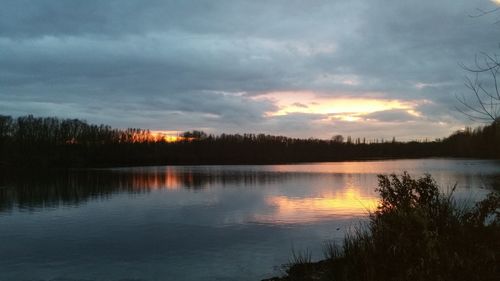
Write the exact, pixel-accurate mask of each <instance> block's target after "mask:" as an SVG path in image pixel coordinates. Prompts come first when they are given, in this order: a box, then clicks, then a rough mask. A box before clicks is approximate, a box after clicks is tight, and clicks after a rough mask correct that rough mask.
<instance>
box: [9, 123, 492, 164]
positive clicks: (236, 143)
mask: <svg viewBox="0 0 500 281" xmlns="http://www.w3.org/2000/svg"><path fill="white" fill-rule="evenodd" d="M181 137H182V141H178V142H166V141H165V139H163V138H161V137H158V136H156V135H154V134H151V133H150V132H149V131H148V130H142V129H114V128H111V127H110V126H106V125H91V124H87V123H86V122H84V121H81V120H77V119H59V118H54V117H49V118H38V117H33V116H23V117H19V118H11V117H9V116H0V166H11V167H27V166H28V167H36V168H45V167H58V168H69V167H103V166H140V165H161V164H275V163H291V162H313V161H314V162H320V161H340V160H363V159H386V158H422V157H450V156H451V157H454V156H457V157H485V158H500V152H499V151H500V145H498V144H499V143H500V142H499V141H500V129H499V124H498V122H496V123H494V124H492V125H491V126H487V127H484V128H480V129H476V130H465V131H464V132H458V133H456V134H454V135H452V136H450V137H449V138H447V139H445V140H444V141H432V142H427V141H421V142H417V141H410V142H404V143H403V142H397V141H396V140H394V139H393V140H392V141H379V140H373V141H371V142H366V141H365V140H361V139H355V140H353V139H352V138H350V137H347V138H346V141H344V139H343V138H341V137H340V136H336V137H334V138H332V139H331V140H320V139H312V138H311V139H297V138H288V137H283V136H271V135H264V134H258V135H256V134H243V135H240V134H233V135H228V134H221V135H218V136H215V135H207V134H206V133H204V132H201V131H192V132H185V133H183V134H182V135H181ZM478 147H480V149H478Z"/></svg>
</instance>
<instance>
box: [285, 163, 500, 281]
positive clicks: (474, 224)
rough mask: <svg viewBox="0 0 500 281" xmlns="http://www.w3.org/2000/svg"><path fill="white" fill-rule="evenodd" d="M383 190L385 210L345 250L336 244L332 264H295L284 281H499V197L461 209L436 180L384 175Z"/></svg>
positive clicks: (374, 215) (349, 238) (330, 248)
mask: <svg viewBox="0 0 500 281" xmlns="http://www.w3.org/2000/svg"><path fill="white" fill-rule="evenodd" d="M377 191H378V192H379V194H380V196H381V201H380V205H379V207H378V209H377V210H376V211H375V212H374V213H372V214H370V221H369V223H368V224H367V225H366V226H365V227H361V228H358V229H357V230H356V231H355V232H354V233H350V234H348V235H347V237H346V238H345V239H344V243H343V245H342V247H338V246H336V245H329V246H328V247H327V251H326V252H327V253H329V254H328V257H327V259H326V260H324V261H321V262H318V263H315V264H311V265H309V266H304V265H303V264H302V265H300V267H296V266H295V265H292V266H290V267H289V269H288V271H287V274H288V275H287V276H286V277H284V278H283V279H284V280H351V281H355V280H384V281H388V280H398V281H399V280H426V281H428V280H500V259H499V255H500V213H499V210H500V197H499V195H498V193H492V194H490V195H489V196H488V197H487V198H486V199H484V200H483V201H481V202H479V203H477V204H476V205H475V206H474V207H466V206H458V205H457V203H456V202H455V201H454V200H453V199H452V198H451V195H448V196H445V195H443V194H441V193H440V192H439V188H438V186H437V184H436V182H435V181H434V180H433V179H432V178H431V177H430V176H429V175H426V176H424V177H422V178H420V179H413V178H411V177H410V175H408V174H407V173H404V174H403V175H401V176H397V175H390V176H386V175H380V176H379V187H378V189H377ZM312 265H314V266H312ZM300 268H306V269H307V271H308V272H306V273H304V272H300ZM299 272H300V278H297V277H298V276H299V274H298V273H299Z"/></svg>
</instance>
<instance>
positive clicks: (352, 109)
mask: <svg viewBox="0 0 500 281" xmlns="http://www.w3.org/2000/svg"><path fill="white" fill-rule="evenodd" d="M259 98H261V99H262V98H266V99H270V100H273V101H274V102H275V104H276V105H277V106H278V108H279V109H278V110H277V111H274V112H268V113H267V115H268V116H283V115H288V114H293V113H307V114H326V115H332V117H334V118H337V119H340V120H343V121H358V120H360V119H361V118H360V116H363V115H366V114H369V113H373V112H378V111H386V110H394V109H403V110H407V112H408V113H409V114H412V115H415V116H417V115H418V113H417V112H416V111H415V109H414V108H415V107H416V106H417V103H416V102H409V101H401V100H395V99H392V100H391V99H377V98H347V97H340V98H331V97H323V96H320V95H317V94H315V93H312V92H273V93H269V94H265V95H263V96H260V97H259Z"/></svg>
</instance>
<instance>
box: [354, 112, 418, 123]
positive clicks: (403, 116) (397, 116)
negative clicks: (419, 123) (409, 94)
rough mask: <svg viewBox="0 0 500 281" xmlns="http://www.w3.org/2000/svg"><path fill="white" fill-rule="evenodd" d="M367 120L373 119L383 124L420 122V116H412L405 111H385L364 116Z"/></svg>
mask: <svg viewBox="0 0 500 281" xmlns="http://www.w3.org/2000/svg"><path fill="white" fill-rule="evenodd" d="M363 118H365V119H373V120H377V121H382V122H407V121H414V120H418V116H415V115H414V114H410V113H409V112H408V111H407V110H404V109H394V110H384V111H377V112H374V113H370V114H366V115H364V116H363Z"/></svg>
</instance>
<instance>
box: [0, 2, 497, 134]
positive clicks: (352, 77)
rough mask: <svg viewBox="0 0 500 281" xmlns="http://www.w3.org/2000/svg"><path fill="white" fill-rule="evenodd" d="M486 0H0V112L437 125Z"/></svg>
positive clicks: (144, 120)
mask: <svg viewBox="0 0 500 281" xmlns="http://www.w3.org/2000/svg"><path fill="white" fill-rule="evenodd" d="M495 2H500V1H490V0H422V1H401V0H363V1H362V0H359V1H358V0H336V1H331V0H330V1H326V0H325V1H322V0H302V1H299V0H270V1H258V0H256V1H239V0H218V1H212V0H205V1H186V0H183V1H167V0H108V1H102V0H86V1H81V0H59V1H55V0H0V4H1V7H2V8H1V9H0V114H3V115H12V116H19V115H26V114H33V115H37V116H60V117H71V118H81V119H85V120H87V121H89V122H92V123H106V124H110V125H112V126H115V127H142V128H149V129H152V130H169V131H184V130H191V129H201V130H204V131H207V132H211V133H222V132H226V133H243V132H251V133H260V132H262V133H270V134H280V135H287V136H293V137H319V138H329V137H331V136H332V135H335V134H343V135H351V136H366V137H368V138H392V137H393V136H395V137H397V138H398V139H414V138H426V137H427V138H435V137H443V136H446V135H448V134H450V133H451V132H452V131H454V130H457V129H460V128H462V127H464V126H465V125H468V124H469V125H470V124H475V123H471V121H468V120H467V118H465V117H464V116H463V115H461V114H460V113H458V112H457V111H456V110H455V106H456V105H457V100H456V98H455V96H456V95H457V94H458V95H460V94H466V95H467V94H468V92H467V89H466V88H465V87H464V77H465V75H467V73H466V71H464V69H463V68H461V67H460V64H466V65H467V64H472V63H473V62H474V57H475V55H477V54H480V53H481V52H486V53H490V54H494V53H495V52H498V51H499V49H498V46H499V43H500V39H499V38H500V36H499V35H500V34H499V33H500V24H495V22H496V21H497V20H498V18H499V17H500V16H499V15H498V14H496V15H495V14H491V15H486V16H483V17H471V15H476V14H477V13H478V10H477V9H483V10H488V9H492V8H495V5H497V4H495Z"/></svg>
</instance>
